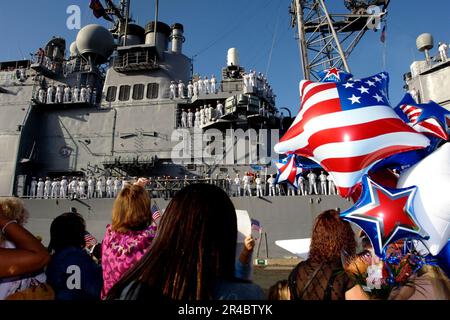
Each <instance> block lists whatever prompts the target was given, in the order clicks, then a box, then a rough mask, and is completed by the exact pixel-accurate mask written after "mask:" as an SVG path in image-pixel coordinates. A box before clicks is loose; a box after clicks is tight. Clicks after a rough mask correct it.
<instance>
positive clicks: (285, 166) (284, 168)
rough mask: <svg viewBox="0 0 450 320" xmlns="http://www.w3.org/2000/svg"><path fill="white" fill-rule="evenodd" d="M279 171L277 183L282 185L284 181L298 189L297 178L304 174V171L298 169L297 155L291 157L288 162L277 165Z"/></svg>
mask: <svg viewBox="0 0 450 320" xmlns="http://www.w3.org/2000/svg"><path fill="white" fill-rule="evenodd" d="M275 165H276V167H277V169H278V176H277V178H276V183H277V184H278V183H281V182H284V181H287V182H289V183H290V184H291V185H293V186H294V187H295V188H297V187H298V183H297V176H298V175H299V174H300V173H302V171H303V170H302V169H301V168H299V167H297V165H296V163H295V155H293V154H292V155H289V156H288V158H287V160H286V162H285V163H283V162H281V163H276V164H275Z"/></svg>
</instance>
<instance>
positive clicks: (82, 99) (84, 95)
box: [80, 86, 87, 102]
mask: <svg viewBox="0 0 450 320" xmlns="http://www.w3.org/2000/svg"><path fill="white" fill-rule="evenodd" d="M80 102H87V89H86V88H85V87H84V86H82V87H81V90H80Z"/></svg>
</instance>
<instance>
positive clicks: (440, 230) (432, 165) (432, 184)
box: [397, 143, 450, 255]
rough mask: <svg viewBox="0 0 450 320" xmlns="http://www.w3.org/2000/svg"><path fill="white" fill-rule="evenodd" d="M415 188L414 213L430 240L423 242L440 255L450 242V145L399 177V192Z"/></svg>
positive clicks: (433, 253)
mask: <svg viewBox="0 0 450 320" xmlns="http://www.w3.org/2000/svg"><path fill="white" fill-rule="evenodd" d="M411 186H416V187H417V188H419V191H418V192H417V195H416V197H415V199H414V203H413V204H414V212H415V215H416V217H417V220H418V221H419V223H420V225H421V226H422V227H423V228H424V229H425V230H426V232H427V233H428V235H429V236H430V237H429V239H427V240H423V241H422V242H423V243H424V244H425V246H426V247H427V248H428V250H429V251H430V253H431V254H432V255H437V254H438V253H439V252H440V251H441V250H442V248H443V247H444V246H445V245H446V243H447V241H448V240H449V238H450V197H449V192H448V191H449V190H450V143H445V144H444V145H443V146H441V147H440V148H439V149H437V150H436V151H434V152H433V153H432V154H430V155H429V156H427V157H426V158H425V159H423V160H422V161H420V162H419V163H417V164H416V165H415V166H413V167H411V168H409V169H408V170H406V171H405V172H403V173H402V174H401V175H400V179H399V182H398V184H397V188H405V187H411Z"/></svg>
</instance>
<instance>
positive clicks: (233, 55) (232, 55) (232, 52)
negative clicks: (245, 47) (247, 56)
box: [227, 48, 239, 67]
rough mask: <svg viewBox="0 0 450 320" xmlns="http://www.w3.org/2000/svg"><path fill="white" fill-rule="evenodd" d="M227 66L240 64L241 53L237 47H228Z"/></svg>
mask: <svg viewBox="0 0 450 320" xmlns="http://www.w3.org/2000/svg"><path fill="white" fill-rule="evenodd" d="M227 66H229V67H231V66H239V53H238V50H237V49H236V48H230V49H228V55H227Z"/></svg>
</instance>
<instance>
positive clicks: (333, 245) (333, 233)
mask: <svg viewBox="0 0 450 320" xmlns="http://www.w3.org/2000/svg"><path fill="white" fill-rule="evenodd" d="M355 251H356V241H355V234H354V232H353V230H352V228H351V226H350V224H349V223H348V222H347V221H344V220H342V219H341V218H340V217H339V212H338V211H336V210H328V211H325V212H322V213H321V214H320V215H319V216H318V217H317V219H316V221H315V223H314V226H313V231H312V236H311V246H310V251H309V256H308V259H307V260H306V261H302V262H300V263H299V264H298V265H297V266H296V267H295V269H294V270H293V271H292V272H291V274H290V276H289V286H290V290H291V295H292V298H293V300H344V299H347V300H350V299H356V300H361V299H367V298H368V297H367V295H366V294H365V293H364V291H363V289H362V288H361V287H360V286H359V285H357V284H356V283H355V282H354V281H353V280H352V279H351V278H350V277H349V276H348V275H347V274H346V273H345V271H344V269H343V265H342V262H341V256H342V254H345V255H350V256H352V255H354V254H355Z"/></svg>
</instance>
